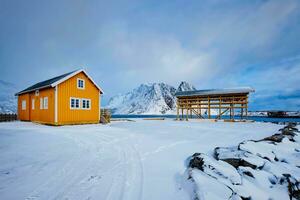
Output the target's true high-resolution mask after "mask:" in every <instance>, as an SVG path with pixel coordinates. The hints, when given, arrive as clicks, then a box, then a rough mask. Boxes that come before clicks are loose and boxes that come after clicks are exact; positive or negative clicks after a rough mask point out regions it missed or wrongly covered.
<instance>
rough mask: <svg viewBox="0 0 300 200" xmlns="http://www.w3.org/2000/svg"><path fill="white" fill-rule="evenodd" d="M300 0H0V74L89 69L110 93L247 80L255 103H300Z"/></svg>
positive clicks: (26, 76)
mask: <svg viewBox="0 0 300 200" xmlns="http://www.w3.org/2000/svg"><path fill="white" fill-rule="evenodd" d="M299 19H300V1H299V0H278V1H277V0H274V1H271V0H244V1H240V0H232V1H222V0H220V1H217V0H209V1H208V0H207V1H205V0H201V1H200V0H196V1H193V0H189V1H186V0H183V1H164V0H160V1H154V0H153V1H143V0H137V1H134V0H133V1H122V0H120V1H113V0H110V1H101V0H51V1H40V0H26V1H23V0H19V1H16V0H1V1H0V29H1V31H0V69H1V71H0V72H1V73H0V80H2V81H7V82H12V83H14V84H15V85H16V87H17V88H18V89H24V87H27V86H29V85H30V84H33V83H35V82H37V81H41V80H44V79H47V78H51V77H52V76H55V75H59V74H62V73H65V72H68V71H72V70H74V69H78V68H84V69H86V70H87V71H88V73H89V74H90V75H91V76H92V77H93V78H94V79H95V81H96V82H98V83H99V85H100V86H101V87H102V88H103V89H104V91H105V96H104V104H106V103H107V101H108V99H109V98H110V97H111V96H114V95H116V94H118V93H123V92H127V91H129V90H131V89H132V88H134V87H136V86H138V85H139V84H141V83H151V82H166V83H168V84H171V85H174V86H177V85H178V84H179V82H180V81H181V80H185V81H188V82H190V83H192V84H193V85H195V86H196V88H198V89H207V88H229V87H236V86H251V87H253V88H255V90H256V92H255V94H253V95H252V96H251V101H252V103H251V108H252V109H253V110H258V109H260V110H264V109H288V110H300V20H299Z"/></svg>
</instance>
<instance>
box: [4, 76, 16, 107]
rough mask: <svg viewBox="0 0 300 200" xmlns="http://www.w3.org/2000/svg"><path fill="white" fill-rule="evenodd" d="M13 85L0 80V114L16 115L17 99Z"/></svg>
mask: <svg viewBox="0 0 300 200" xmlns="http://www.w3.org/2000/svg"><path fill="white" fill-rule="evenodd" d="M15 92H16V87H15V85H14V84H12V83H9V82H6V81H3V80H0V113H16V112H17V98H16V97H15V96H14V93H15Z"/></svg>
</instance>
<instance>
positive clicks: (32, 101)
mask: <svg viewBox="0 0 300 200" xmlns="http://www.w3.org/2000/svg"><path fill="white" fill-rule="evenodd" d="M34 106H35V105H34V99H32V100H31V109H32V110H34Z"/></svg>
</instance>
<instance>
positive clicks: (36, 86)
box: [16, 70, 76, 95]
mask: <svg viewBox="0 0 300 200" xmlns="http://www.w3.org/2000/svg"><path fill="white" fill-rule="evenodd" d="M75 71H76V70H75ZM75 71H72V72H68V73H66V74H63V75H60V76H56V77H54V78H51V79H48V80H45V81H41V82H39V83H36V84H34V85H32V86H30V87H28V88H26V89H24V90H22V91H20V92H18V93H16V95H19V94H23V93H27V92H32V91H34V90H38V89H41V88H47V87H51V84H52V83H55V82H56V81H59V80H60V79H63V78H65V77H66V76H68V75H70V74H72V73H74V72H75Z"/></svg>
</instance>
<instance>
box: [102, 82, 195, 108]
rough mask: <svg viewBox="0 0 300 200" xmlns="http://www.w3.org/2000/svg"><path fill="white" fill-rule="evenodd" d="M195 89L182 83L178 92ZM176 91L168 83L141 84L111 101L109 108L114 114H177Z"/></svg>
mask: <svg viewBox="0 0 300 200" xmlns="http://www.w3.org/2000/svg"><path fill="white" fill-rule="evenodd" d="M188 89H195V88H194V87H193V86H192V85H190V84H188V83H186V82H182V83H181V84H180V86H179V87H178V89H177V90H185V91H186V90H188ZM175 92H176V89H175V87H173V86H170V85H168V84H166V83H151V84H141V85H140V86H139V87H137V88H135V89H133V90H132V91H131V92H128V93H126V94H119V95H117V96H115V97H112V98H111V99H110V100H109V103H108V105H107V106H106V107H107V108H110V109H111V110H112V113H113V114H175V110H176V97H175Z"/></svg>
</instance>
